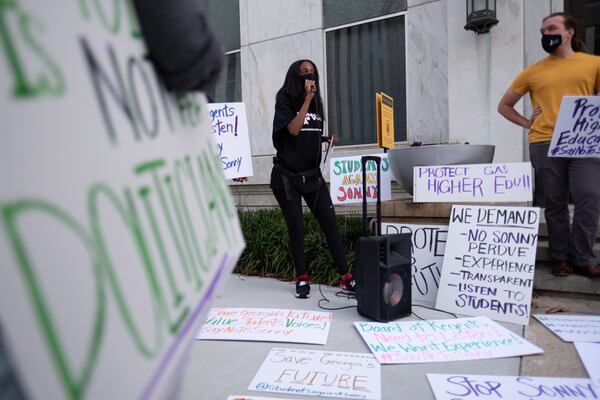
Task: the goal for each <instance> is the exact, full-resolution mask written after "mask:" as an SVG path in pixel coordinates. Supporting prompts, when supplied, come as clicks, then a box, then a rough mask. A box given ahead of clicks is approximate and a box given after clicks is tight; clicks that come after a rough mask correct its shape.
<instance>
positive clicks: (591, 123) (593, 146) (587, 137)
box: [548, 96, 600, 158]
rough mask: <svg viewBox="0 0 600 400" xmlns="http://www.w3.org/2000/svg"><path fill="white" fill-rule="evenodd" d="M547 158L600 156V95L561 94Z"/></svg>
mask: <svg viewBox="0 0 600 400" xmlns="http://www.w3.org/2000/svg"><path fill="white" fill-rule="evenodd" d="M548 157H568V158H587V157H595V158H600V96H585V97H576V96H564V97H563V98H562V101H561V103H560V111H559V113H558V118H557V119H556V125H555V126H554V133H553V135H552V141H551V142H550V148H549V149H548Z"/></svg>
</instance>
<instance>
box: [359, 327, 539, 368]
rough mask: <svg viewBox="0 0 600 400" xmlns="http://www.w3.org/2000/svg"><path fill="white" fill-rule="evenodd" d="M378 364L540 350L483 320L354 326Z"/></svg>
mask: <svg viewBox="0 0 600 400" xmlns="http://www.w3.org/2000/svg"><path fill="white" fill-rule="evenodd" d="M354 326H355V327H356V329H357V330H358V333H360V335H361V336H362V338H363V339H364V341H365V342H366V343H367V346H369V349H370V350H371V352H373V354H374V355H375V357H377V360H378V361H379V362H380V363H382V364H409V363H427V362H440V361H459V360H479V359H483V358H501V357H513V356H520V355H526V354H535V353H542V352H543V351H542V349H540V348H538V347H537V346H534V345H533V344H531V343H529V342H528V341H526V340H525V339H523V338H521V337H519V336H517V335H516V334H514V333H512V332H510V331H509V330H507V329H505V328H503V327H502V326H500V325H498V324H497V323H496V322H494V321H492V320H490V319H489V318H486V317H473V318H458V319H438V320H425V321H403V322H389V323H386V324H382V323H379V322H355V323H354Z"/></svg>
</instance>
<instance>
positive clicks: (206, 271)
mask: <svg viewBox="0 0 600 400" xmlns="http://www.w3.org/2000/svg"><path fill="white" fill-rule="evenodd" d="M99 4H100V3H95V2H86V1H82V2H61V6H60V7H57V5H56V4H55V3H53V2H34V1H12V2H8V3H7V2H3V3H2V5H1V7H0V9H1V10H2V12H3V14H2V19H0V31H1V32H2V33H3V41H2V42H0V121H1V123H2V135H1V137H0V179H1V184H0V265H1V266H2V267H1V268H0V325H1V328H2V330H3V336H4V339H5V341H6V343H5V344H6V345H7V348H8V351H9V355H10V358H11V363H12V365H13V367H14V369H15V370H16V372H17V375H18V378H19V380H20V382H21V384H22V386H23V387H24V389H25V391H26V392H27V395H28V397H30V398H46V399H59V398H69V399H111V398H115V399H116V398H120V399H134V398H168V397H169V390H170V388H171V387H173V386H175V385H177V383H176V381H177V378H178V366H179V364H180V361H181V359H182V357H183V356H184V355H185V353H186V350H187V348H188V346H189V345H190V343H192V339H193V337H194V335H195V334H196V332H197V329H198V326H199V324H200V323H201V322H202V319H203V318H202V317H203V316H204V314H205V313H206V312H207V311H208V310H209V309H210V307H209V304H210V302H211V300H212V298H213V297H214V296H215V294H216V293H217V291H218V289H219V287H220V285H221V283H222V282H223V281H224V280H225V278H226V277H227V276H228V274H229V272H230V270H231V269H232V268H233V266H234V264H235V262H236V260H237V258H238V256H239V254H240V252H241V250H242V248H243V239H242V235H241V231H240V227H239V222H238V219H237V213H236V210H235V207H234V205H233V204H232V201H231V197H230V194H229V191H228V187H227V184H226V183H225V181H224V178H223V172H222V169H221V162H220V160H219V159H218V158H217V156H216V154H215V147H216V146H215V142H214V140H213V139H212V137H211V126H210V120H209V115H208V112H207V111H206V101H205V99H204V96H202V95H200V94H182V95H178V96H177V98H175V97H173V96H171V95H169V94H167V93H166V92H165V91H164V89H163V87H162V86H161V85H160V84H159V83H158V81H157V79H156V76H155V73H154V70H153V68H152V66H151V65H150V64H149V63H148V62H147V60H146V59H145V57H144V56H145V54H146V51H145V49H144V46H143V43H142V41H140V40H139V34H138V33H137V27H136V26H135V24H134V23H132V21H134V20H135V17H134V15H133V14H132V10H131V9H130V4H129V2H112V3H111V6H110V7H108V6H107V5H102V6H100V5H99ZM103 4H104V3H103ZM109 9H110V10H109ZM179 373H180V370H179Z"/></svg>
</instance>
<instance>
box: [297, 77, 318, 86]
mask: <svg viewBox="0 0 600 400" xmlns="http://www.w3.org/2000/svg"><path fill="white" fill-rule="evenodd" d="M300 79H301V80H302V85H304V84H305V83H306V81H315V85H316V84H317V77H316V76H315V74H304V75H300Z"/></svg>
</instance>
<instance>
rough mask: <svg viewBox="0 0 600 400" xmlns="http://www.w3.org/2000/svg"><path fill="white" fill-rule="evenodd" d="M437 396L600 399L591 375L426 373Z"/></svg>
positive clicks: (472, 399)
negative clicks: (570, 376) (559, 376)
mask: <svg viewBox="0 0 600 400" xmlns="http://www.w3.org/2000/svg"><path fill="white" fill-rule="evenodd" d="M427 379H428V380H429V385H430V386H431V389H432V390H433V393H434V395H435V398H436V400H456V399H464V400H481V399H510V400H532V399H536V400H556V399H571V398H576V399H600V388H598V387H594V386H593V385H592V382H591V381H590V380H589V379H574V378H556V377H552V378H540V377H530V376H491V375H460V374H453V375H450V374H427Z"/></svg>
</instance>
